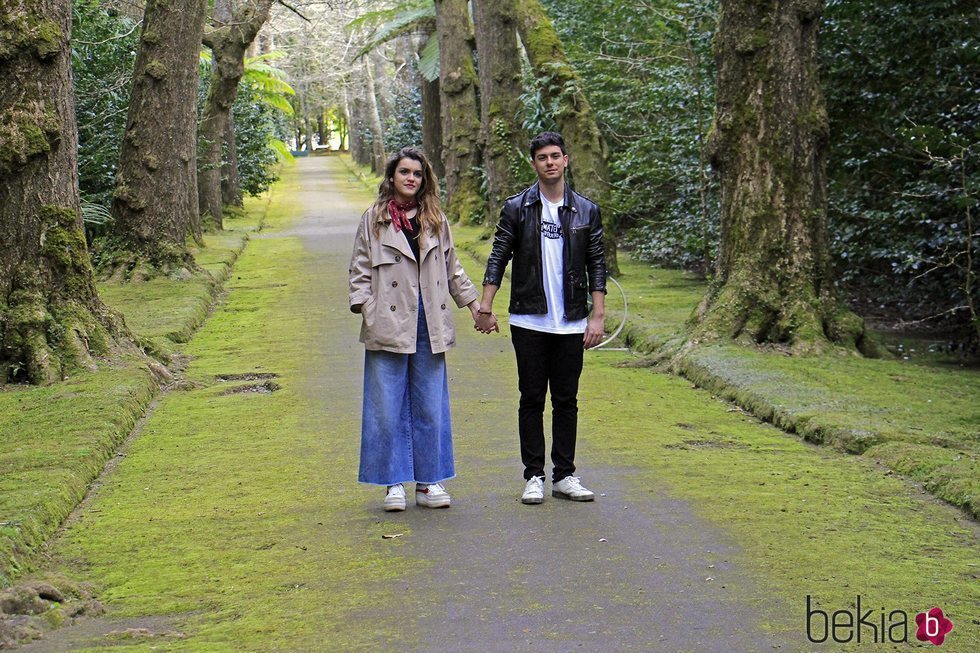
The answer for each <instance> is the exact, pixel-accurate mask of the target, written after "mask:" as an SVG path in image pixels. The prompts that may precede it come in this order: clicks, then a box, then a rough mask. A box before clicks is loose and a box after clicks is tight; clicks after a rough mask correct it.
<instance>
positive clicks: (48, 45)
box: [34, 20, 65, 59]
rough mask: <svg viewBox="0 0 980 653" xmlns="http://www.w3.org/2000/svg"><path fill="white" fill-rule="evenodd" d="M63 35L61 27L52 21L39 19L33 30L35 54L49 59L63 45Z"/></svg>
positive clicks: (59, 50)
mask: <svg viewBox="0 0 980 653" xmlns="http://www.w3.org/2000/svg"><path fill="white" fill-rule="evenodd" d="M64 36H65V35H64V34H63V33H62V31H61V28H60V27H59V26H58V24H57V23H55V22H54V21H50V20H41V21H39V22H38V23H37V26H36V27H35V32H34V39H35V41H34V47H35V50H36V51H37V56H38V57H39V58H41V59H50V58H51V57H53V56H55V55H57V54H58V53H59V52H61V50H62V47H63V46H64Z"/></svg>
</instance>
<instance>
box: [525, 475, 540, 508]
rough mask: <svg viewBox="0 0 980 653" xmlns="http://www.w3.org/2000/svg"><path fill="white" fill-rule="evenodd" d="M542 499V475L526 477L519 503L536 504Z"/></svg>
mask: <svg viewBox="0 0 980 653" xmlns="http://www.w3.org/2000/svg"><path fill="white" fill-rule="evenodd" d="M542 501H544V476H532V477H531V478H529V479H527V484H526V485H525V486H524V494H522V495H521V503H527V504H536V503H541V502H542Z"/></svg>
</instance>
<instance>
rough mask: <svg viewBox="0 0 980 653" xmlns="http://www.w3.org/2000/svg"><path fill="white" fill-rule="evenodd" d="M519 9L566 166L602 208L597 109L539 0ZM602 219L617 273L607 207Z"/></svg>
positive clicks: (525, 1) (605, 187)
mask: <svg viewBox="0 0 980 653" xmlns="http://www.w3.org/2000/svg"><path fill="white" fill-rule="evenodd" d="M514 3H515V5H516V8H517V29H518V30H519V32H520V35H521V41H522V42H523V43H524V49H525V50H526V51H527V57H528V59H529V60H530V62H531V67H532V68H533V69H534V75H535V77H537V78H538V79H539V80H543V81H542V82H541V89H540V90H541V93H542V95H543V96H544V98H545V101H546V102H545V103H546V104H550V103H551V102H556V103H557V104H558V107H559V109H558V113H557V115H555V116H554V118H555V122H556V123H557V124H558V130H559V131H560V132H561V134H562V136H563V137H564V138H565V144H566V147H567V149H568V159H569V168H570V169H571V172H572V181H573V183H574V187H575V190H576V191H578V192H579V193H581V194H583V195H585V196H586V197H588V198H589V199H591V200H592V201H594V202H596V203H597V204H598V205H599V206H600V207H603V205H605V204H607V200H608V198H609V162H608V160H607V155H606V143H605V140H604V139H603V138H602V133H601V132H600V131H599V126H598V124H596V119H595V113H594V112H593V111H592V106H591V105H590V104H589V101H588V99H586V97H585V92H584V91H583V89H582V79H581V78H580V77H579V75H578V73H577V72H575V69H574V68H572V66H571V65H570V64H569V62H568V57H567V56H566V55H565V49H564V48H563V47H562V44H561V40H559V38H558V34H557V32H555V27H554V25H553V24H552V22H551V18H549V17H548V14H547V12H545V10H544V7H543V6H542V5H541V2H540V0H514ZM604 208H606V215H605V216H604V218H603V221H602V223H603V231H604V235H605V250H606V268H607V270H608V271H609V274H611V275H616V274H619V265H618V263H617V262H616V237H615V236H616V234H615V229H614V225H613V221H612V213H611V211H609V207H608V206H605V207H604Z"/></svg>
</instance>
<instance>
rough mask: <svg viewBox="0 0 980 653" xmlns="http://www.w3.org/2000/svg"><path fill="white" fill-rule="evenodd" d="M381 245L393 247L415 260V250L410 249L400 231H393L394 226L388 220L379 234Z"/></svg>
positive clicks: (406, 239)
mask: <svg viewBox="0 0 980 653" xmlns="http://www.w3.org/2000/svg"><path fill="white" fill-rule="evenodd" d="M381 246H382V247H393V248H395V249H397V250H398V251H399V252H401V253H402V254H404V255H405V256H407V257H408V258H410V259H412V260H413V261H415V252H413V251H412V247H411V246H410V245H409V244H408V238H407V237H406V236H405V234H403V233H401V232H400V231H395V228H394V227H393V226H392V224H391V223H390V222H389V223H388V225H387V226H386V227H385V230H384V233H382V234H381ZM416 262H417V261H416Z"/></svg>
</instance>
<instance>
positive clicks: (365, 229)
mask: <svg viewBox="0 0 980 653" xmlns="http://www.w3.org/2000/svg"><path fill="white" fill-rule="evenodd" d="M373 213H374V212H373V210H372V209H368V210H367V211H365V212H364V215H363V216H361V224H360V225H359V226H358V228H357V235H356V236H355V237H354V253H353V255H352V256H351V262H350V270H349V271H350V295H349V300H350V307H351V309H352V310H354V307H355V306H358V305H360V306H361V318H362V322H361V342H363V343H364V346H365V347H366V348H367V349H370V350H384V351H390V352H394V353H398V354H414V353H415V341H416V335H417V330H418V329H417V327H418V319H419V316H418V307H419V292H421V293H422V305H423V306H424V307H425V317H426V323H427V324H428V326H429V342H430V343H431V346H432V353H434V354H439V353H442V352H444V351H446V350H448V349H449V348H451V347H452V346H453V345H455V344H456V327H455V324H454V321H453V310H452V309H453V306H452V303H451V302H455V304H456V306H457V307H459V308H462V307H463V306H466V305H467V304H469V303H470V302H472V301H473V300H474V299H477V298H478V297H479V295H480V293H479V291H478V290H477V289H476V287H475V286H474V285H473V282H472V281H470V278H469V277H468V276H466V272H464V271H463V266H461V265H460V263H459V260H458V259H457V258H456V248H455V247H454V245H453V238H452V234H451V232H450V231H449V222H448V221H447V220H446V216H442V224H441V225H440V229H439V234H438V235H437V236H433V235H432V234H431V233H429V232H428V231H427V232H425V233H424V234H423V235H422V237H421V239H420V241H419V254H420V258H421V259H422V263H421V271H419V270H420V266H419V264H418V263H417V262H416V260H415V254H414V253H413V252H412V248H411V246H409V244H408V240H407V239H406V238H405V234H403V233H401V232H399V231H395V228H394V227H393V226H392V225H391V221H390V220H385V221H384V222H383V223H382V226H381V234H380V236H375V231H374V223H375V218H374V216H373Z"/></svg>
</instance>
